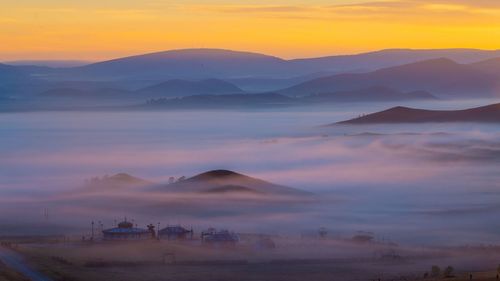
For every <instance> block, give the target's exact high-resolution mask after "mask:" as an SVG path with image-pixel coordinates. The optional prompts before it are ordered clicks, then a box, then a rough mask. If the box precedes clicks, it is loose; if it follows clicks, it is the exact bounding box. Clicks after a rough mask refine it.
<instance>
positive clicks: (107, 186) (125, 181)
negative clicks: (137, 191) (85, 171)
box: [84, 173, 153, 191]
mask: <svg viewBox="0 0 500 281" xmlns="http://www.w3.org/2000/svg"><path fill="white" fill-rule="evenodd" d="M152 184H153V183H152V182H150V181H147V180H144V179H141V178H137V177H134V176H131V175H129V174H127V173H118V174H115V175H111V176H103V177H95V178H92V179H89V180H87V181H86V182H85V186H84V190H86V191H108V190H114V189H128V188H139V187H145V186H150V185H152Z"/></svg>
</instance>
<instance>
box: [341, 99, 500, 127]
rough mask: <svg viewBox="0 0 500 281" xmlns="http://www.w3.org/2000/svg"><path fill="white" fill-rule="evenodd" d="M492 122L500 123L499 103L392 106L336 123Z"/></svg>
mask: <svg viewBox="0 0 500 281" xmlns="http://www.w3.org/2000/svg"><path fill="white" fill-rule="evenodd" d="M426 122H493V123H497V122H498V123H500V103H497V104H492V105H487V106H482V107H477V108H471V109H464V110H424V109H414V108H408V107H402V106H398V107H393V108H391V109H388V110H384V111H380V112H377V113H372V114H368V115H365V116H362V117H359V118H355V119H351V120H347V121H342V122H339V123H337V124H377V123H426Z"/></svg>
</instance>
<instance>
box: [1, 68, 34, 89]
mask: <svg viewBox="0 0 500 281" xmlns="http://www.w3.org/2000/svg"><path fill="white" fill-rule="evenodd" d="M29 78H30V77H29V76H28V75H27V74H26V73H25V72H23V71H22V70H21V69H19V68H18V67H15V66H11V65H6V64H1V63H0V85H2V84H10V83H17V82H22V81H27V80H29Z"/></svg>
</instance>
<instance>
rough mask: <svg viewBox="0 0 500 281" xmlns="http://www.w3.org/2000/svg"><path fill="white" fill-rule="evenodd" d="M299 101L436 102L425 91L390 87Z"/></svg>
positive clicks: (338, 93) (315, 95) (310, 97)
mask: <svg viewBox="0 0 500 281" xmlns="http://www.w3.org/2000/svg"><path fill="white" fill-rule="evenodd" d="M301 99H302V100H306V101H310V102H384V101H411V100H436V99H437V98H436V97H435V96H433V95H432V94H430V93H429V92H426V91H411V92H401V91H399V90H396V89H393V88H390V87H385V86H372V87H368V88H364V89H358V90H351V91H338V92H330V93H320V94H313V95H310V96H305V97H303V98H301Z"/></svg>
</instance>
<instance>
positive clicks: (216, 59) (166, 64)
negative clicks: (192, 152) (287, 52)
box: [72, 49, 289, 80]
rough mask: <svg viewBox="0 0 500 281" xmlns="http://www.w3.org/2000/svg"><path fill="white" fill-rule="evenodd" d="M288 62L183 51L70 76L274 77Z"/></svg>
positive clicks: (223, 52) (104, 64) (142, 57)
mask: <svg viewBox="0 0 500 281" xmlns="http://www.w3.org/2000/svg"><path fill="white" fill-rule="evenodd" d="M287 66H288V62H287V61H285V60H283V59H280V58H277V57H273V56H267V55H262V54H257V53H250V52H237V51H230V50H222V49H183V50H171V51H165V52H158V53H151V54H144V55H138V56H131V57H125V58H119V59H114V60H109V61H104V62H99V63H94V64H90V65H86V66H82V67H77V68H73V69H72V71H73V73H72V74H77V75H81V76H83V77H94V76H95V77H98V76H101V77H107V78H108V79H119V78H128V79H130V78H134V79H150V80H154V79H161V80H165V79H166V78H170V79H207V78H222V77H245V76H252V75H258V74H260V75H275V74H277V73H280V72H289V71H287V69H289V68H288V67H287Z"/></svg>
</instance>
